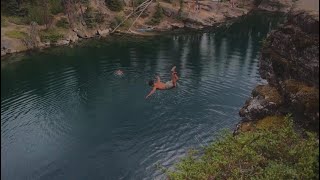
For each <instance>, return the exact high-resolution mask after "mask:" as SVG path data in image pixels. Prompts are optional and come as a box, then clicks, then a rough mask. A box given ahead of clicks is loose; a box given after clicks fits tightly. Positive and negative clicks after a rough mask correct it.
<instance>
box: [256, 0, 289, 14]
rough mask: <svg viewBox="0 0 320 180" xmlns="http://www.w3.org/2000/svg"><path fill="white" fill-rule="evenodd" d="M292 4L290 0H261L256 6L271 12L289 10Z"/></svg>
mask: <svg viewBox="0 0 320 180" xmlns="http://www.w3.org/2000/svg"><path fill="white" fill-rule="evenodd" d="M292 5H293V1H292V0H262V1H261V3H260V5H259V6H258V8H259V9H261V10H266V11H271V12H275V11H276V12H289V11H290V9H291V7H292Z"/></svg>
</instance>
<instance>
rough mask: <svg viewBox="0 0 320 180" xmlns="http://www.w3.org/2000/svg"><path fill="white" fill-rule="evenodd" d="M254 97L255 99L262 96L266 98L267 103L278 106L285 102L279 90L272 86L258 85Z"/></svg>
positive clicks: (253, 93)
mask: <svg viewBox="0 0 320 180" xmlns="http://www.w3.org/2000/svg"><path fill="white" fill-rule="evenodd" d="M252 95H253V96H254V97H255V96H257V95H261V96H263V97H264V98H265V100H266V101H268V102H273V103H275V104H277V105H279V104H281V103H282V102H283V99H282V97H281V95H280V94H279V92H278V90H277V89H276V88H275V87H273V86H270V85H258V86H257V87H256V88H255V89H254V91H253V92H252Z"/></svg>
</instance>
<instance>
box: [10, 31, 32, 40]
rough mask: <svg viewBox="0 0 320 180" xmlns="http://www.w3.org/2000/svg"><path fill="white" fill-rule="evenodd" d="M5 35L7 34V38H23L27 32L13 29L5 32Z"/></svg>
mask: <svg viewBox="0 0 320 180" xmlns="http://www.w3.org/2000/svg"><path fill="white" fill-rule="evenodd" d="M5 35H6V36H8V37H9V38H15V39H21V40H23V39H25V38H26V37H27V36H28V34H27V33H25V32H22V31H17V30H13V31H8V32H6V33H5Z"/></svg>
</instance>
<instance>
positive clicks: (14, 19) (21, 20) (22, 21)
mask: <svg viewBox="0 0 320 180" xmlns="http://www.w3.org/2000/svg"><path fill="white" fill-rule="evenodd" d="M7 20H8V22H11V23H13V24H17V25H29V24H30V20H29V18H28V17H18V16H9V17H7Z"/></svg>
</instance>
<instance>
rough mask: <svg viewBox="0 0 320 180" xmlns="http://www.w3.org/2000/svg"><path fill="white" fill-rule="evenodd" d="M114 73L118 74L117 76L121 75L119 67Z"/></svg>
mask: <svg viewBox="0 0 320 180" xmlns="http://www.w3.org/2000/svg"><path fill="white" fill-rule="evenodd" d="M115 73H116V75H118V76H122V75H123V72H122V71H121V70H120V69H119V70H117V71H116V72H115Z"/></svg>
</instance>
